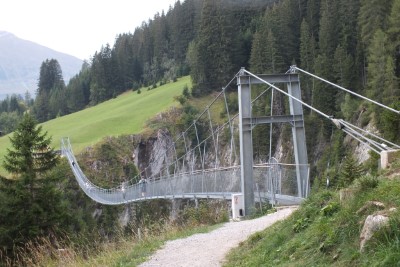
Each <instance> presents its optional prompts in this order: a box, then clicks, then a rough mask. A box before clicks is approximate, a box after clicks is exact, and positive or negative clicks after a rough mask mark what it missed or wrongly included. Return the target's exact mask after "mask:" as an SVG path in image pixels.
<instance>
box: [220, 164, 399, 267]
mask: <svg viewBox="0 0 400 267" xmlns="http://www.w3.org/2000/svg"><path fill="white" fill-rule="evenodd" d="M399 162H400V160H399ZM396 168H397V170H393V169H392V170H390V171H389V172H387V173H391V174H393V173H397V176H393V175H392V177H391V178H390V179H388V178H386V175H382V176H380V177H379V179H378V181H379V182H378V183H377V184H375V183H370V182H369V181H370V179H369V178H367V179H366V178H365V177H364V178H362V179H360V180H359V181H357V182H356V183H355V184H353V185H352V188H353V189H355V190H356V191H355V193H354V196H353V198H352V199H351V200H347V201H345V202H343V201H342V202H340V200H339V192H337V191H335V190H329V191H328V190H325V189H324V190H321V191H318V192H314V193H313V194H312V195H311V197H309V198H308V199H307V200H306V201H305V202H304V203H303V204H302V205H301V207H300V208H299V209H298V210H297V211H296V212H295V213H293V215H292V216H291V217H290V218H289V219H287V220H285V221H282V222H279V223H277V224H275V225H274V226H272V227H270V228H268V229H266V230H265V231H263V232H259V233H257V234H255V235H253V236H251V238H250V239H248V240H247V241H245V242H243V243H242V244H241V245H240V247H238V248H236V249H234V250H232V251H231V252H230V253H229V255H228V260H227V262H226V264H225V265H224V266H400V253H399V251H400V250H399V249H400V242H399V240H400V230H399V229H400V212H399V211H396V212H394V213H392V214H391V216H390V218H391V225H390V226H388V227H386V228H383V229H381V230H380V231H378V232H377V234H376V235H375V236H374V237H373V238H372V239H371V240H370V242H369V243H368V244H367V246H366V250H365V252H363V253H361V252H360V251H359V249H360V248H359V242H360V240H359V238H360V232H361V229H362V226H363V223H364V220H365V219H366V217H367V216H368V215H370V214H372V213H374V212H375V211H376V210H374V209H371V210H368V211H366V212H363V213H357V211H358V210H359V209H360V208H361V207H363V206H364V205H365V203H366V202H367V201H371V200H373V201H380V202H382V203H384V204H385V206H386V208H387V209H388V208H391V207H396V208H397V209H398V210H399V207H400V197H399V196H400V172H399V170H400V166H399V164H397V167H396ZM375 186H376V187H375Z"/></svg>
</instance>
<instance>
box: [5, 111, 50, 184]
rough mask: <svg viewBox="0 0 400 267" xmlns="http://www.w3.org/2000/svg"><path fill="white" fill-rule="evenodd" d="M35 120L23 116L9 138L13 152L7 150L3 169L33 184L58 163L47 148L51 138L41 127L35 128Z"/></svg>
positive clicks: (29, 116)
mask: <svg viewBox="0 0 400 267" xmlns="http://www.w3.org/2000/svg"><path fill="white" fill-rule="evenodd" d="M36 125H37V123H36V121H35V119H34V118H33V117H32V116H31V115H29V114H24V116H23V119H22V122H21V123H20V125H19V126H18V127H17V129H16V131H15V133H14V135H13V136H12V137H10V141H11V145H12V146H13V148H14V150H11V149H7V155H6V156H5V160H4V162H3V166H4V168H5V169H6V170H7V171H8V172H10V173H11V174H13V175H14V176H16V177H22V178H23V179H27V180H28V181H29V183H33V182H34V180H35V178H36V177H37V176H38V175H40V174H43V173H44V172H46V171H48V170H50V169H52V168H53V167H54V166H55V165H56V164H57V162H58V157H57V155H56V154H55V153H54V150H53V149H52V148H50V147H49V145H50V143H51V138H47V132H45V133H42V126H39V127H36Z"/></svg>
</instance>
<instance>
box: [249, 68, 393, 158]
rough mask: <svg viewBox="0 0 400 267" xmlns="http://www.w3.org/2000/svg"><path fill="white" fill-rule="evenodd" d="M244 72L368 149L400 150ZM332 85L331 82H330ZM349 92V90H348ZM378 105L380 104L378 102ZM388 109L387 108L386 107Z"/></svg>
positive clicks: (377, 150) (382, 139) (377, 151)
mask: <svg viewBox="0 0 400 267" xmlns="http://www.w3.org/2000/svg"><path fill="white" fill-rule="evenodd" d="M291 69H292V70H294V69H298V68H297V67H295V66H292V67H291ZM242 71H243V72H245V73H247V74H248V75H250V76H252V77H254V78H256V79H258V80H259V81H261V82H263V83H265V84H267V85H268V86H270V87H271V88H274V89H275V90H277V91H279V92H280V93H282V94H284V95H286V96H288V97H290V98H292V99H293V100H295V101H297V102H299V103H301V104H302V105H303V106H305V107H307V108H309V109H311V110H313V111H314V112H316V113H318V114H319V115H321V116H323V117H325V118H326V119H329V120H330V121H332V123H333V124H335V125H336V127H337V128H338V129H340V130H342V131H344V132H345V133H347V134H348V135H350V136H352V137H353V138H354V139H356V140H358V141H359V142H361V143H363V144H365V145H366V146H367V147H368V148H370V149H371V150H373V151H374V152H376V153H378V154H379V153H380V152H381V151H389V150H393V149H400V146H399V145H397V144H394V143H392V142H390V141H388V140H386V139H384V138H381V137H379V136H377V135H375V134H373V133H371V132H368V131H366V130H363V129H361V128H359V127H357V126H355V125H353V124H351V123H350V122H346V121H345V120H343V119H335V118H334V117H333V116H329V115H327V114H325V113H323V112H322V111H320V110H318V109H316V108H314V107H312V106H311V105H309V104H307V103H305V102H304V101H302V100H300V99H298V98H296V97H294V96H292V95H290V94H288V93H286V92H285V91H284V90H282V89H280V88H278V87H277V86H275V85H273V84H272V83H269V82H267V81H265V80H263V79H262V78H260V77H258V76H257V75H255V74H253V73H251V72H249V71H248V70H245V69H242ZM328 83H330V82H328ZM346 90H347V89H346ZM370 101H371V102H373V103H375V102H376V101H373V100H370ZM376 103H378V102H376ZM379 105H380V106H384V105H382V104H379ZM384 107H386V106H384ZM386 108H387V109H389V110H392V111H395V112H396V113H398V111H396V110H394V109H392V108H390V107H386ZM374 138H375V140H379V141H375V140H374Z"/></svg>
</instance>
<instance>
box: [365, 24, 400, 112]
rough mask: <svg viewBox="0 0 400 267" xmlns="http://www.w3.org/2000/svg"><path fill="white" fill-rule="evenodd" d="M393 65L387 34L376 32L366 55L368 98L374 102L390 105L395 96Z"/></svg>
mask: <svg viewBox="0 0 400 267" xmlns="http://www.w3.org/2000/svg"><path fill="white" fill-rule="evenodd" d="M397 90H398V88H397V84H396V77H395V75H394V63H393V58H392V56H391V53H390V45H389V42H388V37H387V34H385V33H384V32H383V31H382V30H377V31H376V32H375V34H374V37H373V39H372V41H371V45H370V47H369V55H368V96H369V97H370V98H372V99H374V100H375V101H378V102H381V103H382V102H383V103H384V104H390V103H391V101H392V100H395V98H396V97H398V95H397Z"/></svg>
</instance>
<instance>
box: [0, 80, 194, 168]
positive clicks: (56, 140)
mask: <svg viewBox="0 0 400 267" xmlns="http://www.w3.org/2000/svg"><path fill="white" fill-rule="evenodd" d="M190 83H191V81H190V77H189V76H186V77H183V78H180V79H178V81H177V82H175V83H168V84H165V85H163V86H160V87H157V88H156V89H152V90H147V88H141V94H138V93H137V92H132V91H131V92H127V93H125V94H122V95H120V96H118V97H117V98H114V99H111V100H108V101H106V102H104V103H101V104H99V105H97V106H94V107H90V108H87V109H85V110H82V111H79V112H76V113H73V114H69V115H67V116H63V117H60V118H57V119H54V120H51V121H47V122H45V123H43V124H41V125H42V126H43V129H44V130H46V131H48V134H49V135H50V136H52V137H53V142H52V145H53V146H54V147H55V149H59V148H60V140H61V138H62V137H69V138H70V140H71V144H72V148H73V150H74V152H75V153H79V152H80V151H81V150H82V149H84V148H85V147H88V146H91V145H93V144H95V143H97V142H99V141H100V140H101V139H102V138H104V137H106V136H118V135H123V134H136V133H140V132H141V131H142V130H143V128H144V126H145V122H146V121H147V120H148V119H150V118H152V117H154V116H155V115H156V114H158V113H160V112H162V111H164V110H166V109H168V107H170V106H171V105H176V104H177V103H178V102H177V101H175V100H174V96H177V95H180V94H181V93H182V90H183V87H184V85H185V84H187V85H188V87H191V84H190ZM8 147H10V141H9V137H8V136H3V137H1V138H0V162H3V159H4V155H5V154H6V149H7V148H8ZM0 165H1V164H0ZM0 175H3V176H6V175H7V173H6V172H5V170H4V169H3V167H0Z"/></svg>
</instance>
